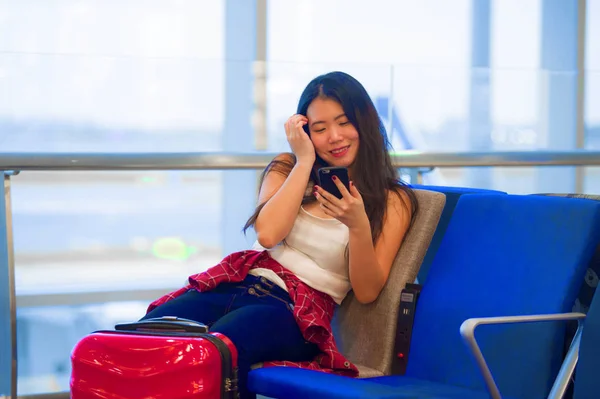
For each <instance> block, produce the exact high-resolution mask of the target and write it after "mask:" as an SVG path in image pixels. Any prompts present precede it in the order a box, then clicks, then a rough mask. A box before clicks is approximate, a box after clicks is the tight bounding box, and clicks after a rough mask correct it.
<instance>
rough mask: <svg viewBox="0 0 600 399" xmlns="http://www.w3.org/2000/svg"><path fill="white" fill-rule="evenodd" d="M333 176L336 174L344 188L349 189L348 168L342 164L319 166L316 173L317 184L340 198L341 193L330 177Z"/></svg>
mask: <svg viewBox="0 0 600 399" xmlns="http://www.w3.org/2000/svg"><path fill="white" fill-rule="evenodd" d="M333 176H336V177H337V178H338V179H340V181H341V182H342V184H343V185H344V187H346V190H348V191H350V178H349V176H348V168H346V167H343V166H328V167H325V168H320V169H319V170H318V173H317V178H318V180H319V181H318V183H317V184H318V185H319V186H321V188H322V189H323V190H325V191H327V192H329V193H331V194H333V195H334V196H335V197H337V198H339V199H342V197H343V196H342V193H341V192H340V190H339V189H338V188H337V186H336V185H335V182H334V181H333V179H332V178H333Z"/></svg>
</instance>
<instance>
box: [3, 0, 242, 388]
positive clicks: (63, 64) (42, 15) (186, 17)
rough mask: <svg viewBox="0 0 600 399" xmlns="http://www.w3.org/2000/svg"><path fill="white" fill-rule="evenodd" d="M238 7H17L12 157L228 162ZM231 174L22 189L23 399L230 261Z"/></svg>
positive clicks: (60, 381) (6, 75) (184, 1)
mask: <svg viewBox="0 0 600 399" xmlns="http://www.w3.org/2000/svg"><path fill="white" fill-rule="evenodd" d="M224 9H225V7H224V2H223V1H217V0H210V1H198V0H175V1H168V2H166V1H162V0H127V1H115V0H108V1H106V0H47V1H39V0H18V1H5V2H2V5H0V132H1V133H0V152H5V151H9V152H20V151H24V152H34V151H40V152H63V151H76V152H78V151H86V152H87V151H91V152H122V151H127V152H160V151H176V152H177V151H221V150H222V149H223V140H222V136H223V130H224V125H225V122H224V118H225V112H224V109H225V71H226V68H225V56H224V53H225V49H224V40H225V34H224V29H225V17H224V11H225V10H224ZM248 65H250V64H249V63H248ZM248 150H251V148H248ZM222 176H223V173H222V172H218V171H216V172H197V173H194V172H185V173H184V172H148V173H145V172H140V173H121V172H116V173H102V172H98V173H88V172H74V173H33V172H28V173H22V174H21V175H20V176H17V177H15V178H14V179H13V191H12V197H13V214H14V235H15V252H16V266H17V272H16V274H17V275H16V278H17V296H18V301H17V303H18V339H19V352H18V353H19V385H18V391H19V394H21V395H23V394H32V393H39V392H49V391H63V390H66V389H68V376H69V373H70V363H69V353H70V351H71V349H72V347H73V345H74V344H75V343H76V342H77V341H78V340H79V339H80V338H81V337H82V336H84V335H85V334H87V333H89V332H91V331H93V330H95V329H101V328H111V327H112V326H113V325H114V324H115V322H118V321H124V320H133V319H135V318H138V317H140V316H141V315H143V311H144V309H145V307H146V305H147V303H148V302H149V301H150V300H151V299H153V298H155V297H156V296H158V295H160V294H162V293H163V292H165V291H168V290H171V289H173V288H177V287H180V286H181V285H182V284H183V283H184V282H185V278H186V277H187V276H188V275H189V274H193V273H195V272H199V271H202V270H203V269H206V268H207V267H209V266H211V265H213V264H215V263H216V262H217V261H218V260H219V259H220V257H221V254H222V248H221V245H222V239H221V237H222V235H223V218H222V197H223V193H222V184H221V181H222ZM243 222H244V221H243V220H239V227H241V226H242V225H243ZM238 230H239V228H238Z"/></svg>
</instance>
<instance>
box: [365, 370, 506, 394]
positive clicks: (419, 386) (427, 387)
mask: <svg viewBox="0 0 600 399" xmlns="http://www.w3.org/2000/svg"><path fill="white" fill-rule="evenodd" d="M366 381H369V382H373V383H377V384H383V385H387V386H390V387H394V388H396V389H397V390H398V391H401V392H402V393H403V394H406V395H409V396H410V397H415V398H419V399H433V398H436V399H437V398H440V399H441V398H444V399H489V397H490V396H489V394H488V393H487V391H486V392H482V391H474V390H471V389H468V388H461V387H455V386H451V385H445V384H439V383H437V382H431V381H425V380H419V379H417V378H410V377H405V376H400V375H393V376H385V377H376V378H369V379H368V380H366ZM500 393H502V392H500ZM502 398H503V399H511V398H509V397H507V396H502ZM513 399H514V398H513Z"/></svg>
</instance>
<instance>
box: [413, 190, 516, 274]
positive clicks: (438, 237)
mask: <svg viewBox="0 0 600 399" xmlns="http://www.w3.org/2000/svg"><path fill="white" fill-rule="evenodd" d="M412 187H413V188H418V189H422V190H429V191H437V192H440V193H443V194H444V195H445V196H446V205H444V210H443V211H442V216H440V222H439V223H438V226H437V229H436V230H435V234H434V235H433V238H432V239H431V244H429V249H427V253H426V254H425V259H423V264H422V265H421V268H420V269H419V274H418V275H417V278H418V280H419V284H425V281H426V280H427V274H428V273H429V269H431V264H432V263H433V259H434V258H435V254H436V253H437V251H438V248H439V247H440V244H441V243H442V239H443V238H444V234H446V229H448V224H449V223H450V219H451V218H452V213H453V212H454V208H456V203H457V202H458V199H459V198H460V196H461V195H465V194H506V192H504V191H496V190H488V189H481V188H468V187H447V186H425V185H419V184H414V185H412Z"/></svg>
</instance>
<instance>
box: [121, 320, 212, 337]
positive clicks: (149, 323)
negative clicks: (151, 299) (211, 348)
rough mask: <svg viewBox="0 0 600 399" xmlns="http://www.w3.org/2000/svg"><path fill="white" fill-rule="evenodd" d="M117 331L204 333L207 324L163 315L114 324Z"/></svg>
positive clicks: (206, 329) (206, 330)
mask: <svg viewBox="0 0 600 399" xmlns="http://www.w3.org/2000/svg"><path fill="white" fill-rule="evenodd" d="M115 330H117V331H172V332H192V333H200V334H204V333H207V332H208V326H206V325H205V324H202V323H198V322H197V321H193V320H189V319H183V318H180V317H175V316H163V317H157V318H153V319H146V320H140V321H136V322H133V323H121V324H117V325H115Z"/></svg>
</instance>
